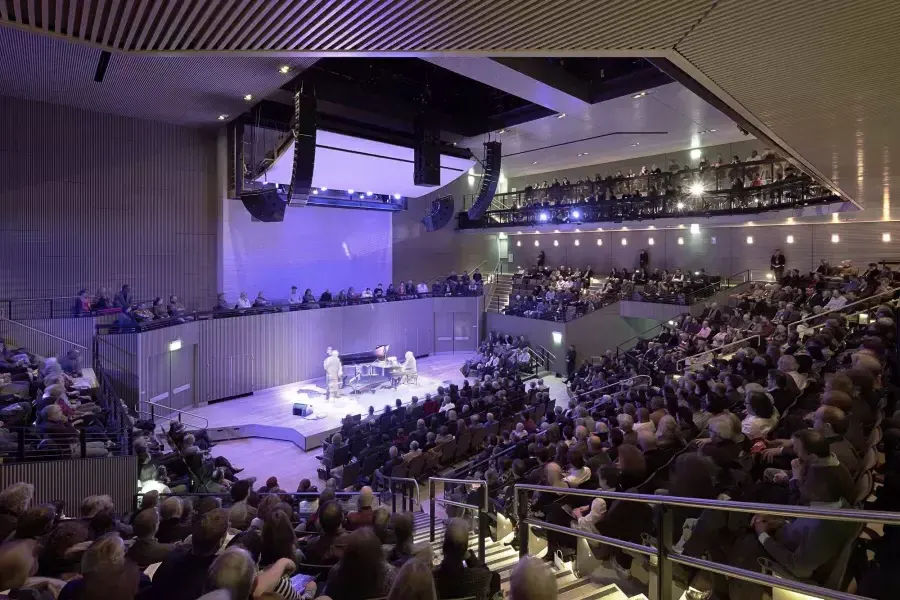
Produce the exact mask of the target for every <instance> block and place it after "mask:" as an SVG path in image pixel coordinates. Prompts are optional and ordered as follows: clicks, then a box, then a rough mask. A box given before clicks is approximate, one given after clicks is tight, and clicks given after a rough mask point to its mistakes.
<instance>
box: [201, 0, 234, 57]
mask: <svg viewBox="0 0 900 600" xmlns="http://www.w3.org/2000/svg"><path fill="white" fill-rule="evenodd" d="M235 2H236V0H226V3H225V4H220V5H218V6H216V11H215V13H213V14H214V16H213V20H212V21H210V22H209V24H208V25H206V26H205V27H204V28H203V35H201V36H200V39H199V40H197V46H196V47H197V48H198V49H199V48H204V47H205V45H204V44H205V43H206V40H207V39H208V38H209V34H211V33H213V32H214V31H215V30H216V28H217V27H218V26H219V22H220V21H221V20H222V18H223V17H224V16H225V15H226V14H228V13H229V12H231V9H232V8H233V7H234V3H235Z"/></svg>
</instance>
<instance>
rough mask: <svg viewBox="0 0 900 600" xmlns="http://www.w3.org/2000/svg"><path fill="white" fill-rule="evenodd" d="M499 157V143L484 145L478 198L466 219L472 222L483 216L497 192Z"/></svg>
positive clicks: (486, 143)
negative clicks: (482, 170) (482, 168)
mask: <svg viewBox="0 0 900 600" xmlns="http://www.w3.org/2000/svg"><path fill="white" fill-rule="evenodd" d="M500 156H501V151H500V142H485V143H484V163H483V166H484V175H483V176H482V178H481V187H479V188H478V197H477V198H475V202H473V203H472V206H471V207H470V208H469V211H468V217H469V219H471V220H473V221H476V220H478V219H480V218H481V217H483V216H484V213H485V212H487V209H488V207H489V206H490V205H491V201H492V200H493V199H494V194H495V193H496V192H497V184H498V183H500Z"/></svg>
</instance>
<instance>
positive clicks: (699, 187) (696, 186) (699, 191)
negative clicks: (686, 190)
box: [690, 181, 706, 196]
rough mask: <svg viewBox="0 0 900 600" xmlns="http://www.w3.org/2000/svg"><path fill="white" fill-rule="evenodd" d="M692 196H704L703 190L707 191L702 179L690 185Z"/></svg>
mask: <svg viewBox="0 0 900 600" xmlns="http://www.w3.org/2000/svg"><path fill="white" fill-rule="evenodd" d="M690 191H691V196H702V195H703V192H705V191H706V188H704V187H703V183H702V182H700V181H695V182H694V183H692V184H691V187H690Z"/></svg>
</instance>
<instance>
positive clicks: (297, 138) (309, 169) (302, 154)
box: [288, 92, 318, 206]
mask: <svg viewBox="0 0 900 600" xmlns="http://www.w3.org/2000/svg"><path fill="white" fill-rule="evenodd" d="M317 108H318V106H317V103H316V99H315V98H314V97H313V96H307V95H305V94H301V93H300V92H297V93H295V94H294V128H293V130H294V164H293V169H292V171H291V188H290V189H291V197H290V198H289V199H288V201H289V202H290V204H291V206H305V205H306V203H307V202H308V200H309V193H310V191H311V188H312V178H313V170H314V168H315V165H316V132H317V131H318V121H317V113H316V110H317Z"/></svg>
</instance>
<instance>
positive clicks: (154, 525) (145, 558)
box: [125, 508, 175, 569]
mask: <svg viewBox="0 0 900 600" xmlns="http://www.w3.org/2000/svg"><path fill="white" fill-rule="evenodd" d="M132 525H133V528H134V535H135V536H137V539H136V540H135V541H134V543H132V544H131V548H129V549H128V552H127V553H126V554H125V558H127V559H129V560H131V561H133V562H134V563H135V564H136V565H137V566H138V567H140V568H141V569H146V568H147V567H149V566H150V565H152V564H154V563H158V562H162V561H163V559H165V558H166V556H168V555H169V552H171V551H172V550H173V549H174V548H175V545H174V544H161V543H159V541H157V539H156V531H157V530H158V529H159V513H158V512H156V508H148V509H146V510H142V511H141V512H140V513H138V515H137V516H136V517H135V518H134V523H133V524H132Z"/></svg>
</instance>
